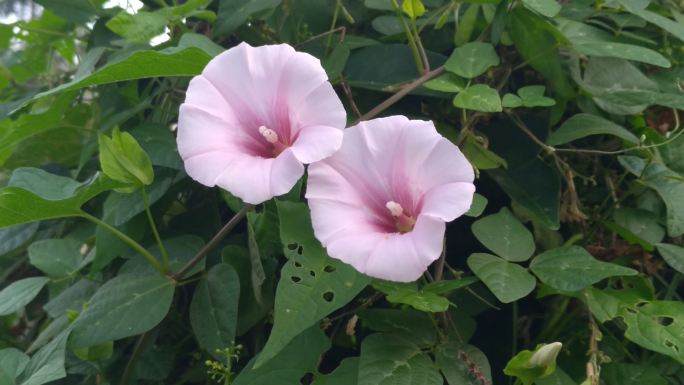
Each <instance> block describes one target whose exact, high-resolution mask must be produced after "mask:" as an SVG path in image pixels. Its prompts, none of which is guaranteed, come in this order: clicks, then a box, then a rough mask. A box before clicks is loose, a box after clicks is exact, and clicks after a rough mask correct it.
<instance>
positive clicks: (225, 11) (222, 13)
mask: <svg viewBox="0 0 684 385" xmlns="http://www.w3.org/2000/svg"><path fill="white" fill-rule="evenodd" d="M281 2H282V0H220V1H219V7H218V15H217V17H216V24H215V31H216V32H215V33H216V34H220V35H229V34H231V33H233V31H235V30H236V29H237V28H238V27H240V26H241V25H243V24H244V23H245V22H246V21H247V20H249V18H250V17H251V16H253V15H255V14H257V13H261V12H264V11H267V10H270V9H273V8H275V7H277V6H278V5H280V3H281Z"/></svg>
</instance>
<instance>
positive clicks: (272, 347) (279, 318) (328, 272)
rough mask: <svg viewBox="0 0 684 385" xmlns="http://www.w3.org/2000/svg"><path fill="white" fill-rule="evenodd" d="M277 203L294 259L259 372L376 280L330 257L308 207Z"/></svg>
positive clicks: (283, 282)
mask: <svg viewBox="0 0 684 385" xmlns="http://www.w3.org/2000/svg"><path fill="white" fill-rule="evenodd" d="M277 204H278V213H279V218H280V237H281V240H282V242H283V246H284V247H283V251H284V253H285V255H286V256H287V257H288V261H287V262H286V263H285V266H283V269H282V271H281V274H280V277H281V278H280V281H279V282H278V288H277V290H276V299H275V309H274V316H273V329H272V330H271V335H270V337H269V338H268V341H267V342H266V346H265V347H264V349H263V351H262V352H261V354H259V358H258V359H257V361H256V363H255V367H257V368H259V367H261V366H262V365H263V364H265V363H266V362H267V361H269V360H270V359H271V358H273V357H274V356H275V355H276V354H278V352H280V351H281V350H282V349H283V347H285V346H286V345H287V344H288V343H289V342H290V341H292V339H293V338H294V337H296V336H297V335H298V334H299V333H301V332H303V331H304V330H306V329H308V328H309V327H310V326H312V325H314V324H315V323H316V322H318V321H319V320H321V319H322V318H323V317H325V316H327V315H328V314H330V313H331V312H333V311H335V310H337V309H339V308H340V307H342V306H344V305H346V304H347V303H348V302H349V301H351V300H352V298H354V297H355V296H356V294H358V293H359V292H360V291H361V290H362V289H363V288H364V287H365V286H366V285H367V284H368V282H369V281H370V279H369V278H368V277H366V276H364V275H361V274H359V273H358V272H356V270H354V268H352V267H351V266H349V265H347V264H345V263H342V262H340V261H338V260H336V259H331V258H330V257H329V256H328V255H327V254H326V252H325V249H323V247H322V246H321V244H320V243H319V242H318V240H316V238H315V237H314V235H313V229H312V227H311V219H310V215H309V210H308V208H307V207H306V205H304V204H302V203H292V202H285V201H278V202H277Z"/></svg>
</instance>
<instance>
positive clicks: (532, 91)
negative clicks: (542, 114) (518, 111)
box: [518, 86, 556, 107]
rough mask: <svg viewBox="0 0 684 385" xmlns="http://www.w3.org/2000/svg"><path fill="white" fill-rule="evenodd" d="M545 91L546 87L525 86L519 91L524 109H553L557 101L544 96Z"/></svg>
mask: <svg viewBox="0 0 684 385" xmlns="http://www.w3.org/2000/svg"><path fill="white" fill-rule="evenodd" d="M545 90H546V87H544V86H525V87H522V88H520V89H518V96H520V98H521V99H522V103H523V106H524V107H551V106H553V105H555V104H556V101H555V100H553V99H551V98H547V97H546V96H544V91H545Z"/></svg>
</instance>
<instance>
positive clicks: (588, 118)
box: [546, 113, 639, 146]
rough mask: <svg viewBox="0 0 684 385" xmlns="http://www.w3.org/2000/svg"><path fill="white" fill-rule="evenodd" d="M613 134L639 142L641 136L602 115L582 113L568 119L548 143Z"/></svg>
mask: <svg viewBox="0 0 684 385" xmlns="http://www.w3.org/2000/svg"><path fill="white" fill-rule="evenodd" d="M604 134H605V135H613V136H617V137H618V138H620V139H623V140H626V141H628V142H630V143H634V144H639V138H637V137H636V135H634V134H632V133H631V132H629V131H627V129H625V128H624V127H622V126H620V125H617V124H615V123H613V122H611V121H610V120H608V119H604V118H602V117H599V116H596V115H592V114H586V113H580V114H576V115H573V116H572V117H571V118H570V119H568V120H566V121H565V122H564V123H563V124H562V125H561V126H560V127H559V128H558V129H557V130H556V131H554V132H552V133H551V135H549V137H548V138H547V139H546V143H548V144H549V145H551V146H557V145H560V144H565V143H569V142H572V141H573V140H576V139H580V138H584V137H587V136H591V135H604Z"/></svg>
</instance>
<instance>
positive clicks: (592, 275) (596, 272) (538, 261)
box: [530, 246, 637, 291]
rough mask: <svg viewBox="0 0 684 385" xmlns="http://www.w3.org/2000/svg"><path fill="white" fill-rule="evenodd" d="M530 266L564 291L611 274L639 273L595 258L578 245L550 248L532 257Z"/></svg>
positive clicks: (537, 273) (582, 287)
mask: <svg viewBox="0 0 684 385" xmlns="http://www.w3.org/2000/svg"><path fill="white" fill-rule="evenodd" d="M530 269H531V270H532V272H533V273H534V274H535V275H536V276H537V277H539V279H540V280H541V281H542V282H544V283H545V284H547V285H549V286H551V287H553V288H554V289H558V290H561V291H577V290H581V289H584V288H586V287H589V286H591V285H593V284H594V283H596V282H599V281H601V280H603V279H605V278H608V277H615V276H630V275H636V274H637V271H636V270H634V269H630V268H628V267H624V266H620V265H616V264H613V263H608V262H602V261H599V260H596V259H594V257H592V255H591V254H589V253H588V252H587V251H586V250H585V249H584V248H582V247H579V246H563V247H559V248H556V249H551V250H547V251H545V252H543V253H541V254H539V255H537V256H536V257H535V258H534V259H533V260H532V263H531V264H530Z"/></svg>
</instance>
